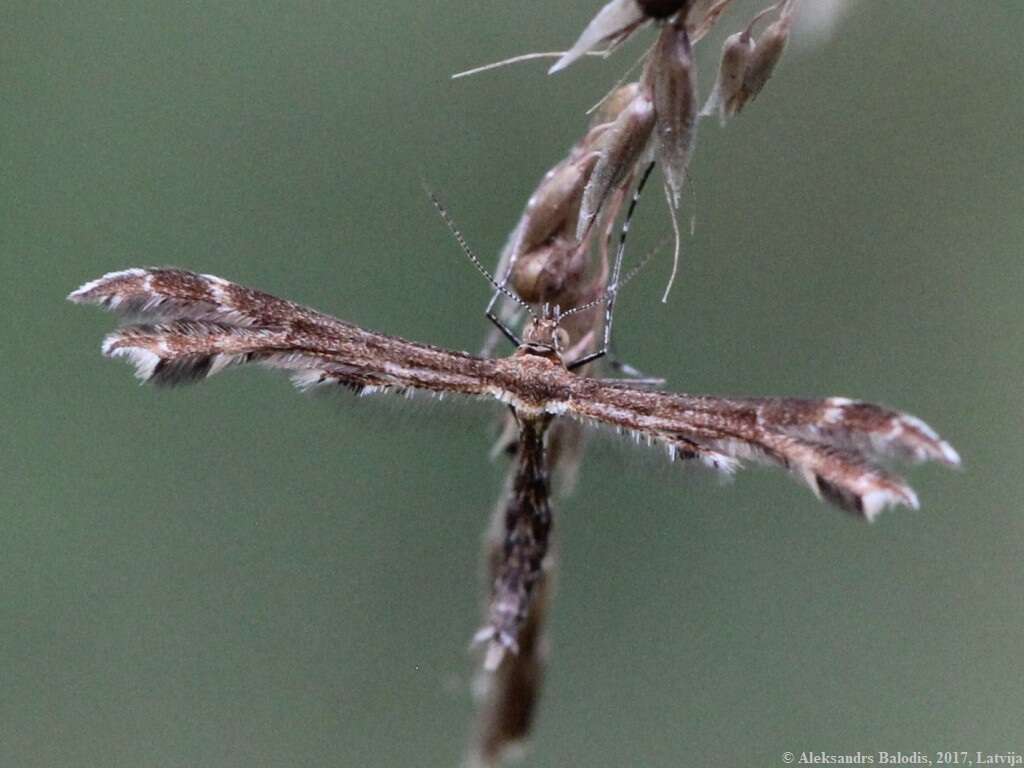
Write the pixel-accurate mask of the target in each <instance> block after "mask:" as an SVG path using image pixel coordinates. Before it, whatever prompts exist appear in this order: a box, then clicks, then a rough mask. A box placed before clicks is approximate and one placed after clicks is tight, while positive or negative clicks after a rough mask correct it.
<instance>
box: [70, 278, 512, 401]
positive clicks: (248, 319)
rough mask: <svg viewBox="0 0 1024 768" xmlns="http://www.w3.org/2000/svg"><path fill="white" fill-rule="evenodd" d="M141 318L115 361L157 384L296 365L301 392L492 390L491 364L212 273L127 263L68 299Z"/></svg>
mask: <svg viewBox="0 0 1024 768" xmlns="http://www.w3.org/2000/svg"><path fill="white" fill-rule="evenodd" d="M68 298H69V299H70V300H71V301H74V302H76V303H80V304H98V305H100V306H102V307H105V308H107V309H111V310H114V311H117V312H119V313H121V314H129V315H133V316H135V317H136V318H140V319H142V320H144V321H149V322H143V323H141V324H139V325H131V326H127V327H124V328H121V329H120V330H118V331H116V332H114V333H112V334H110V335H109V336H107V338H106V340H105V341H104V342H103V353H104V354H105V355H107V356H108V357H124V358H126V359H128V360H129V361H130V362H132V363H134V364H135V370H136V375H137V376H138V377H139V378H140V379H142V380H143V381H151V382H154V383H156V384H184V383H190V382H193V381H198V380H200V379H203V378H206V377H208V376H212V375H213V374H215V373H218V372H219V371H222V370H224V369H225V368H227V367H229V366H232V365H237V364H240V363H249V362H255V363H259V364H261V365H264V366H267V367H271V368H278V369H285V370H288V371H291V373H292V380H293V382H294V383H295V384H296V386H298V387H299V388H300V389H308V388H311V387H316V386H320V385H331V384H334V385H342V386H345V387H349V388H351V389H355V390H357V391H359V392H363V393H369V392H378V391H385V390H397V391H404V392H409V391H412V390H417V389H419V390H426V391H429V392H435V393H439V392H440V393H446V392H451V393H458V394H465V395H469V396H480V395H484V394H487V393H488V391H489V390H488V388H487V384H486V382H487V377H488V374H490V373H491V372H492V369H493V365H494V363H493V361H487V360H482V359H480V358H476V357H473V356H472V355H467V354H465V353H460V352H452V351H450V350H445V349H440V348H438V347H432V346H430V345H428V344H417V343H416V342H411V341H406V340H404V339H399V338H397V337H394V336H387V335H386V334H382V333H375V332H373V331H368V330H366V329H364V328H360V327H359V326H357V325H354V324H352V323H346V322H344V321H343V320H338V319H337V318H335V317H331V316H330V315H326V314H323V313H320V312H317V311H316V310H313V309H310V308H308V307H304V306H302V305H300V304H294V303H292V302H290V301H285V300H284V299H279V298H277V297H275V296H271V295H270V294H267V293H263V292H262V291H257V290H255V289H253V288H247V287H245V286H242V285H238V284H236V283H231V282H228V281H227V280H224V279H222V278H219V277H214V276H212V275H197V274H195V273H193V272H187V271H185V270H181V269H127V270H124V271H121V272H111V273H110V274H108V275H105V276H103V277H101V278H100V279H98V280H94V281H92V282H90V283H86V284H85V285H83V286H82V287H81V288H79V289H78V290H77V291H74V292H73V293H72V294H71V295H70V296H69V297H68Z"/></svg>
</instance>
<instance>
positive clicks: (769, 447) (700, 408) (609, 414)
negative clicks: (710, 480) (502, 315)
mask: <svg viewBox="0 0 1024 768" xmlns="http://www.w3.org/2000/svg"><path fill="white" fill-rule="evenodd" d="M572 388H573V389H574V390H575V392H574V395H573V396H572V397H571V398H570V400H569V402H568V407H567V410H568V412H569V413H570V414H572V415H575V416H577V417H578V418H583V419H585V420H588V421H596V422H598V423H602V424H606V425H610V426H613V427H616V428H618V429H620V430H625V431H627V432H631V433H633V434H634V435H636V436H638V437H640V438H644V439H648V440H652V441H657V442H660V443H662V444H664V445H665V446H667V447H668V449H669V452H670V454H673V455H675V454H677V453H678V454H682V455H684V456H686V457H696V458H699V459H701V460H702V461H704V462H705V463H707V464H709V465H711V466H713V467H715V468H716V469H719V470H722V471H725V472H732V471H734V470H735V469H736V468H738V467H739V466H740V465H741V463H742V461H744V460H760V461H767V462H770V463H774V464H777V465H779V466H782V467H785V468H786V469H788V470H790V471H791V472H792V474H793V475H795V476H796V477H797V478H799V479H801V480H803V481H804V482H805V483H807V485H808V486H809V487H810V488H811V490H812V491H814V492H815V493H816V494H817V495H818V496H819V497H821V498H823V499H825V500H827V501H830V502H832V503H834V504H836V505H838V506H840V507H842V508H843V509H847V510H849V511H851V512H855V513H857V514H860V515H863V516H864V517H866V518H867V519H869V520H870V519H872V518H874V516H875V515H877V514H878V512H880V511H881V510H882V509H883V508H885V507H886V506H890V505H896V504H902V505H905V506H908V507H912V508H916V507H917V505H918V501H917V496H916V494H915V493H914V491H913V489H912V488H910V486H908V485H907V484H906V483H905V482H904V481H903V480H902V479H901V478H899V477H897V476H895V475H893V474H891V473H889V472H887V471H885V470H883V469H880V468H879V467H878V466H877V465H876V462H878V461H880V460H885V459H889V458H897V459H909V460H912V461H939V462H942V463H944V464H947V465H951V466H955V465H958V464H959V462H960V458H959V456H958V455H957V453H956V451H954V450H953V448H952V446H950V445H949V443H947V442H945V441H944V440H942V439H941V438H940V437H939V436H938V435H937V434H936V433H935V432H934V430H932V429H931V428H930V427H929V426H928V425H927V424H925V423H924V422H923V421H921V420H920V419H917V418H915V417H913V416H909V415H907V414H902V413H898V412H896V411H891V410H888V409H886V408H882V407H881V406H877V405H872V404H871V403H863V402H857V401H853V400H848V399H846V398H838V397H833V398H826V399H822V400H799V399H791V398H759V399H753V398H751V399H729V398H720V397H692V396H689V395H677V394H670V393H666V392H639V391H637V390H635V389H626V388H623V387H618V386H614V385H609V384H605V383H602V382H599V381H596V380H592V379H582V378H581V379H578V380H576V382H575V383H574V384H573V385H572Z"/></svg>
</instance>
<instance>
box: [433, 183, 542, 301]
mask: <svg viewBox="0 0 1024 768" xmlns="http://www.w3.org/2000/svg"><path fill="white" fill-rule="evenodd" d="M423 188H424V189H425V190H426V192H427V195H428V196H429V197H430V202H432V203H433V204H434V207H435V208H436V209H437V212H438V213H439V214H440V215H441V219H442V220H443V221H444V223H445V225H446V226H447V227H448V231H449V232H451V233H452V235H453V236H454V237H455V241H456V242H457V243H458V244H459V247H460V248H462V252H463V253H464V254H465V255H466V258H467V259H469V260H470V262H472V264H473V266H474V267H476V268H477V270H478V271H479V272H480V274H481V275H483V276H484V277H485V278H487V282H489V283H490V284H491V286H493V288H494V289H495V290H496V291H501V292H502V293H503V294H504V295H506V296H508V297H509V298H510V299H512V301H514V302H515V303H516V304H518V305H519V306H521V307H522V308H523V309H525V310H526V311H527V312H529V313H530V317H535V315H534V313H533V309H532V308H531V307H530V305H529V304H527V303H526V302H525V301H523V300H522V299H521V298H519V297H518V296H516V295H515V294H514V293H513V292H512V291H510V290H508V288H506V287H505V286H503V285H499V284H498V281H497V280H495V279H494V275H492V274H491V273H490V272H488V271H487V267H485V266H484V265H483V264H481V263H480V259H478V258H477V257H476V254H475V253H473V249H472V248H470V247H469V244H468V243H467V242H466V238H464V237H463V236H462V233H461V232H460V231H459V228H458V227H457V226H455V222H454V221H452V217H451V216H450V215H449V214H448V209H447V208H445V207H444V204H443V203H442V202H441V201H440V200H438V198H437V195H435V194H434V192H433V190H431V189H430V187H428V186H427V185H426V183H424V185H423Z"/></svg>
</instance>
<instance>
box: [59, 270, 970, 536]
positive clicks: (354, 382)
mask: <svg viewBox="0 0 1024 768" xmlns="http://www.w3.org/2000/svg"><path fill="white" fill-rule="evenodd" d="M68 298H69V299H71V300H72V301H75V302H78V303H91V304H98V305H100V306H103V307H106V308H108V309H112V310H115V311H118V312H122V313H129V314H135V315H138V316H141V317H142V318H143V319H149V320H153V321H155V322H153V323H150V324H143V325H134V326H129V327H126V328H122V329H120V330H119V331H116V332H115V333H113V334H111V335H110V336H108V337H107V339H106V341H105V342H104V344H103V352H104V354H106V355H108V356H111V357H126V358H128V359H129V360H130V361H131V362H133V363H134V364H135V367H136V373H137V375H138V376H139V378H141V379H143V380H144V381H154V382H156V383H162V384H180V383H188V382H192V381H197V380H200V379H203V378H206V377H208V376H211V375H213V374H215V373H217V372H219V371H221V370H223V369H224V368H227V367H229V366H231V365H236V364H241V363H249V362H255V363H259V364H261V365H264V366H269V367H272V368H281V369H285V370H288V371H291V372H292V375H293V378H294V380H295V382H296V383H297V384H298V385H299V386H303V387H308V386H314V385H318V384H328V383H335V384H342V385H345V386H348V387H352V388H355V389H358V390H363V391H376V390H388V389H394V390H413V389H421V390H427V391H431V392H437V393H448V392H451V393H459V394H465V395H470V396H481V395H482V396H489V397H493V398H495V399H497V400H500V401H501V402H504V403H508V404H510V405H512V406H513V407H514V408H516V409H526V411H528V412H534V413H548V414H551V415H557V414H561V413H566V414H568V415H571V416H574V417H576V418H578V419H580V420H582V421H585V422H591V423H594V422H596V423H598V424H605V425H608V426H612V427H615V428H618V429H620V430H623V431H627V432H631V433H633V434H635V435H637V436H639V437H643V438H646V439H647V440H649V441H657V442H660V443H663V444H664V445H666V446H667V447H668V449H669V453H670V454H671V455H673V456H678V457H681V458H688V459H698V460H700V461H701V462H702V463H704V464H706V465H708V466H710V467H713V468H715V469H718V470H720V471H723V472H733V471H735V470H736V469H737V468H738V467H739V466H741V464H742V462H743V461H745V460H760V461H765V462H769V463H773V464H777V465H779V466H782V467H784V468H786V469H788V470H789V471H790V472H791V473H792V474H793V475H795V476H796V477H797V478H798V479H802V480H803V481H804V482H805V483H806V484H807V485H809V486H810V488H811V490H812V491H814V492H815V493H816V494H817V495H818V496H819V497H821V498H823V499H825V500H827V501H830V502H832V503H833V504H836V505H838V506H840V507H842V508H844V509H847V510H850V511H853V512H856V513H858V514H861V515H863V516H864V517H866V518H868V519H871V518H873V517H874V516H875V515H877V514H878V512H880V511H881V510H882V509H883V508H884V507H886V506H892V505H897V504H902V505H905V506H908V507H916V506H917V497H916V496H915V494H914V492H913V490H912V489H911V488H910V487H909V486H908V485H906V484H905V483H904V482H903V481H902V480H901V479H900V478H898V477H896V476H895V475H892V474H890V473H888V472H886V471H884V470H882V469H880V468H878V467H877V466H876V463H877V462H880V461H884V460H888V459H903V460H910V461H916V462H920V461H938V462H940V463H943V464H947V465H950V466H956V465H958V464H959V463H960V457H959V456H958V455H957V453H956V451H955V450H953V448H952V446H950V445H949V443H947V442H945V441H944V440H942V439H941V438H940V437H939V436H938V435H937V434H936V433H935V432H934V431H933V430H932V429H931V428H930V427H929V426H928V425H927V424H925V423H924V422H922V421H921V420H919V419H917V418H915V417H913V416H909V415H907V414H902V413H898V412H896V411H891V410H888V409H885V408H882V407H880V406H877V405H872V404H870V403H863V402H857V401H854V400H848V399H846V398H840V397H833V398H826V399H822V400H797V399H786V398H762V399H756V398H746V399H730V398H720V397H694V396H690V395H680V394H671V393H667V392H647V391H642V390H637V389H635V388H631V387H623V386H620V385H613V384H609V383H607V382H602V381H599V380H597V379H591V378H587V377H584V376H578V375H576V374H573V373H570V372H569V371H567V370H566V369H565V367H564V366H563V365H562V364H561V363H560V362H558V361H557V360H555V359H553V358H546V357H538V356H537V355H535V354H522V353H517V354H516V355H513V356H512V357H510V358H503V359H499V360H490V359H484V358H480V357H476V356H473V355H469V354H466V353H463V352H452V351H449V350H446V349H441V348H438V347H432V346H430V345H427V344H417V343H414V342H411V341H406V340H404V339H400V338H397V337H394V336H387V335H385V334H380V333H374V332H372V331H367V330H365V329H363V328H360V327H359V326H356V325H353V324H351V323H346V322H343V321H341V320H338V319H336V318H333V317H331V316H329V315H324V314H321V313H319V312H316V311H314V310H312V309H308V308H306V307H303V306H300V305H298V304H293V303H291V302H288V301H284V300H282V299H278V298H275V297H273V296H270V295H269V294H265V293H262V292H260V291H255V290H253V289H251V288H245V287H243V286H239V285H236V284H234V283H229V282H228V281H226V280H222V279H221V278H217V277H212V276H209V275H197V274H194V273H192V272H186V271H184V270H174V269H151V270H146V269H129V270H125V271H123V272H113V273H110V274H109V275H106V276H105V277H102V278H100V279H99V280H95V281H93V282H91V283H87V284H86V285H84V286H82V287H81V288H80V289H78V290H77V291H75V292H74V293H72V294H71V295H70V296H69V297H68Z"/></svg>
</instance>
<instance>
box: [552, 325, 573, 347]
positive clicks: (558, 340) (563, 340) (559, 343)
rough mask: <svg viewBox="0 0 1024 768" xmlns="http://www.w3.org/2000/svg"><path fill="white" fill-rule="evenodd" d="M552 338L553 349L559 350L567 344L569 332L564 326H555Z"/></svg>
mask: <svg viewBox="0 0 1024 768" xmlns="http://www.w3.org/2000/svg"><path fill="white" fill-rule="evenodd" d="M553 338H554V341H555V351H557V352H561V351H562V350H563V349H565V348H566V347H568V346H569V332H568V331H567V330H565V328H555V332H554V334H553Z"/></svg>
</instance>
